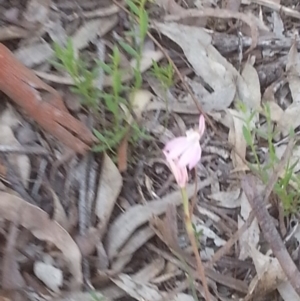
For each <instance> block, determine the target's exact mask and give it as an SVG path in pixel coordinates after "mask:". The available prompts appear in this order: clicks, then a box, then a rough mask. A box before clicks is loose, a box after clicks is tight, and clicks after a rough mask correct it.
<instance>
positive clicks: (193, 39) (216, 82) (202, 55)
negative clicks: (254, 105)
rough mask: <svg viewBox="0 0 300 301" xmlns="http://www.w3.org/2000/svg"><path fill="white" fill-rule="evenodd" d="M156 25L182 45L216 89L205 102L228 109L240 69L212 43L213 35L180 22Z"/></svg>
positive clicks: (194, 63)
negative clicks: (229, 61)
mask: <svg viewBox="0 0 300 301" xmlns="http://www.w3.org/2000/svg"><path fill="white" fill-rule="evenodd" d="M155 28H156V29H158V30H159V31H160V32H161V33H162V34H164V35H166V36H167V37H168V38H170V39H172V40H173V41H174V42H175V43H177V44H178V45H179V46H180V47H181V48H182V50H183V52H184V54H185V56H186V57H187V59H188V61H189V62H190V63H191V65H192V66H193V68H194V70H195V72H196V74H197V75H198V76H199V77H200V78H202V79H203V80H204V82H205V83H206V84H207V85H209V86H210V87H211V88H212V90H213V91H214V92H213V93H211V94H209V95H208V96H206V97H207V98H208V99H207V100H202V102H204V103H211V102H213V103H214V107H212V108H210V109H211V110H212V109H214V110H224V109H226V108H227V107H229V105H230V104H231V102H232V101H233V99H234V96H235V93H236V85H235V80H234V77H235V73H236V71H235V72H234V71H233V70H234V68H233V67H232V66H230V64H229V63H228V62H227V61H226V59H225V58H223V57H222V56H221V54H220V53H219V52H218V51H217V50H216V49H215V48H214V46H212V44H211V39H212V38H211V36H210V35H209V34H207V33H206V32H205V31H204V30H203V29H202V28H198V27H192V26H185V25H182V24H177V23H158V22H157V23H155ZM229 66H230V67H229ZM215 93H216V94H215ZM210 106H211V105H210Z"/></svg>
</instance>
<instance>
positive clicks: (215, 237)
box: [192, 215, 226, 247]
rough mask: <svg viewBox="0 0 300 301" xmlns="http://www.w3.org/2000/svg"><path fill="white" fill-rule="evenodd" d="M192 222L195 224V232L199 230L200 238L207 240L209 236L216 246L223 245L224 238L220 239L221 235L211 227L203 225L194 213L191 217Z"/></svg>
mask: <svg viewBox="0 0 300 301" xmlns="http://www.w3.org/2000/svg"><path fill="white" fill-rule="evenodd" d="M192 221H193V224H194V226H195V229H196V232H197V233H199V232H201V233H202V234H201V240H203V241H204V240H205V241H206V240H207V238H210V239H212V240H213V242H214V244H215V245H216V246H217V247H221V246H224V245H225V243H226V241H225V240H224V239H222V238H221V237H219V236H218V235H217V234H216V233H215V232H214V231H213V230H212V229H210V228H209V227H207V226H205V225H204V224H203V223H202V222H201V221H200V219H199V218H198V217H196V216H195V215H193V218H192Z"/></svg>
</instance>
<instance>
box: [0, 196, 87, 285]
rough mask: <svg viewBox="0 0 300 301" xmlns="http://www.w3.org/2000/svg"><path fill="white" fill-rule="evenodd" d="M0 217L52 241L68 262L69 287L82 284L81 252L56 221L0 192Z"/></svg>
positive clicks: (26, 203)
mask: <svg viewBox="0 0 300 301" xmlns="http://www.w3.org/2000/svg"><path fill="white" fill-rule="evenodd" d="M0 217H1V218H3V219H6V220H8V221H11V222H18V223H19V224H20V225H21V226H23V227H24V228H26V229H28V230H29V231H30V232H31V233H32V234H33V235H34V236H35V237H36V238H37V239H39V240H43V241H47V242H50V243H53V244H54V245H55V246H56V247H57V248H58V249H59V250H60V251H61V252H62V253H63V255H64V258H65V260H66V262H67V264H68V267H69V270H70V273H71V275H72V278H71V287H72V288H73V289H79V288H80V287H81V284H82V272H81V253H80V251H79V248H78V246H77V244H76V243H75V242H74V240H73V239H72V238H71V236H70V235H69V233H68V232H66V231H65V230H64V229H63V228H62V227H61V226H60V225H59V224H58V223H57V222H55V221H53V220H51V219H50V218H49V216H48V214H47V213H46V212H45V211H43V210H42V209H40V208H38V207H36V206H33V205H31V204H29V203H28V202H25V201H24V200H23V199H21V198H19V197H17V196H14V195H10V194H8V193H5V192H0Z"/></svg>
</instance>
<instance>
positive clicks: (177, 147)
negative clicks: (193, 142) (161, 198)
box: [164, 137, 189, 159]
mask: <svg viewBox="0 0 300 301" xmlns="http://www.w3.org/2000/svg"><path fill="white" fill-rule="evenodd" d="M188 145H189V143H188V141H187V138H186V137H178V138H175V139H173V140H171V141H169V142H168V143H167V144H166V146H165V147H164V152H168V156H169V157H170V159H175V158H177V157H179V156H180V155H181V154H182V153H183V152H184V151H185V150H186V149H187V147H188Z"/></svg>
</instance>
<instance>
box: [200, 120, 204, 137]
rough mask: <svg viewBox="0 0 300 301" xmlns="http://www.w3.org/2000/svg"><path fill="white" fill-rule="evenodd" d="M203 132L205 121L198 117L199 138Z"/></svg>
mask: <svg viewBox="0 0 300 301" xmlns="http://www.w3.org/2000/svg"><path fill="white" fill-rule="evenodd" d="M204 131H205V119H204V117H203V115H200V117H199V134H200V137H201V136H202V135H203V134H204Z"/></svg>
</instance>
